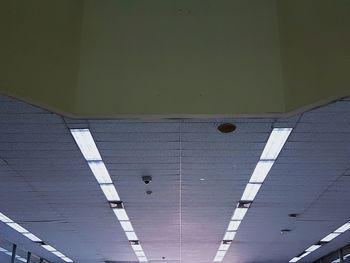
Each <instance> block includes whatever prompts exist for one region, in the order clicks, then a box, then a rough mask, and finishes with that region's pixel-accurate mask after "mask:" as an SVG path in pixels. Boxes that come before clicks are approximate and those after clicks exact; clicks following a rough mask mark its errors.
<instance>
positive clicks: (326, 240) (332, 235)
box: [321, 233, 340, 242]
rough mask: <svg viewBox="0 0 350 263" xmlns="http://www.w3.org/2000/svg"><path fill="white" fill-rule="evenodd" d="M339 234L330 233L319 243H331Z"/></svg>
mask: <svg viewBox="0 0 350 263" xmlns="http://www.w3.org/2000/svg"><path fill="white" fill-rule="evenodd" d="M339 235H340V233H330V234H329V235H327V236H325V237H324V238H322V239H321V242H329V241H332V240H333V239H334V238H336V237H338V236H339Z"/></svg>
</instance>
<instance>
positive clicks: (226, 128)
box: [218, 122, 236, 133]
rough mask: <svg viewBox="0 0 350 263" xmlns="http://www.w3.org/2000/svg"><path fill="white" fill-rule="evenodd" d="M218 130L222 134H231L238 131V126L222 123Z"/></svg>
mask: <svg viewBox="0 0 350 263" xmlns="http://www.w3.org/2000/svg"><path fill="white" fill-rule="evenodd" d="M218 130H219V132H221V133H231V132H233V131H235V130H236V125H234V124H233V123H229V122H226V123H222V124H220V125H219V126H218Z"/></svg>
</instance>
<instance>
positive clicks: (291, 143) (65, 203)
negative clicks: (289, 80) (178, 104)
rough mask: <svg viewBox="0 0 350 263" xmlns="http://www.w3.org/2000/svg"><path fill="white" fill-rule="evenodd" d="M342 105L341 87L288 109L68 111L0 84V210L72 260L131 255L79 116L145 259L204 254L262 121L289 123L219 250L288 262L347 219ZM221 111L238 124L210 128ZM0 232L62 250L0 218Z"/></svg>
mask: <svg viewBox="0 0 350 263" xmlns="http://www.w3.org/2000/svg"><path fill="white" fill-rule="evenodd" d="M349 116H350V100H349V99H346V98H345V99H342V100H339V101H336V102H333V103H331V104H328V105H325V106H323V107H320V108H317V109H313V110H311V111H308V112H304V113H303V114H299V115H295V116H292V117H289V118H226V119H205V118H202V119H104V120H94V119H69V118H66V117H63V116H60V115H57V114H55V113H52V112H48V111H46V110H44V109H41V108H37V107H34V106H32V105H29V104H27V103H24V102H21V101H18V100H16V99H12V98H9V97H5V96H1V97H0V158H1V159H0V178H1V184H0V211H1V212H3V213H4V214H6V215H8V216H9V217H11V218H12V219H14V220H15V221H16V222H18V223H19V224H21V225H23V226H24V227H25V228H27V229H28V230H30V231H31V232H32V233H34V234H35V235H37V236H38V237H40V238H41V239H43V240H44V241H46V242H48V243H50V244H51V245H53V246H54V247H55V248H57V249H58V250H60V251H62V252H63V253H64V254H66V255H67V256H68V257H70V258H72V259H73V260H74V261H75V262H77V263H98V262H104V261H121V262H123V261H135V260H136V257H135V255H134V253H133V251H132V249H131V247H130V245H129V243H128V240H127V238H126V237H125V235H124V232H123V230H122V228H121V226H120V224H119V222H118V221H117V220H116V218H115V216H114V214H113V212H112V210H111V209H110V208H109V205H108V203H107V202H106V199H105V197H104V196H103V193H102V192H101V190H100V188H99V186H98V184H97V182H96V180H95V178H94V176H93V175H92V173H91V171H90V169H89V167H88V165H87V163H86V161H85V159H84V158H83V156H82V154H81V152H80V151H79V149H78V147H77V145H76V144H75V142H74V139H73V137H72V136H71V134H70V132H69V128H77V127H85V128H86V127H88V128H90V130H91V133H92V135H93V137H94V139H95V141H96V144H97V147H98V148H99V150H100V153H101V155H102V158H103V160H104V162H105V164H106V166H107V168H108V170H109V172H110V174H111V177H112V179H113V181H114V184H115V185H116V188H117V190H118V192H119V194H120V196H121V198H122V200H123V202H124V204H125V207H126V210H127V212H128V215H129V217H130V219H131V221H132V223H133V226H134V228H135V231H136V232H137V235H138V236H139V239H140V240H141V242H142V246H143V248H144V251H145V253H146V255H147V257H148V259H149V260H150V262H151V263H153V262H154V263H156V262H164V263H209V262H212V260H213V258H214V256H215V253H216V250H217V248H218V246H219V243H220V241H221V240H222V237H223V234H224V232H225V230H226V227H227V224H228V222H229V220H230V217H231V216H232V212H233V208H234V206H235V204H236V203H237V201H239V199H240V197H241V195H242V193H243V190H244V188H245V185H246V184H247V182H248V181H249V178H250V176H251V173H252V171H253V169H254V167H255V165H256V163H257V161H258V160H259V157H260V155H261V152H262V150H263V148H264V146H265V143H266V141H267V138H268V136H269V134H270V132H271V130H272V128H273V127H291V128H294V129H293V132H292V134H291V135H290V137H289V139H288V141H287V143H286V144H285V146H284V148H283V150H282V152H281V154H280V156H279V157H278V159H277V161H276V163H275V165H274V166H273V168H272V170H271V172H270V174H269V176H268V178H267V180H266V181H265V183H264V185H263V186H262V188H261V190H260V191H259V194H258V196H257V198H256V199H255V201H254V203H253V205H252V208H251V209H250V210H249V212H248V214H247V216H246V217H245V219H244V221H243V223H242V225H241V227H240V228H239V231H238V233H237V236H236V238H235V241H234V242H233V245H232V246H231V248H230V250H229V252H228V254H227V255H226V257H225V260H224V262H235V263H248V262H250V263H251V262H256V263H267V262H269V263H274V262H275V263H281V262H288V261H289V260H290V259H291V258H292V257H294V256H296V255H298V254H299V253H301V252H302V251H303V250H304V249H305V248H307V247H308V246H310V245H312V244H313V243H315V242H317V241H318V240H320V238H322V237H324V236H325V235H326V234H328V233H329V232H331V231H333V230H334V229H336V228H337V227H338V226H340V225H341V224H343V223H344V222H345V221H347V220H349V219H350V208H349V206H348V205H347V204H348V202H349V200H350V192H349V191H348V189H349V187H350V159H349V156H350V117H349ZM222 122H233V123H235V124H236V125H237V130H236V131H235V132H234V133H232V134H221V133H219V132H218V131H217V129H216V127H217V125H218V124H219V123H222ZM143 175H151V176H152V177H153V181H152V183H151V184H149V185H147V186H146V185H145V184H144V183H143V182H142V180H141V177H142V176H143ZM201 178H203V179H204V180H200V179H201ZM146 190H152V192H153V193H152V194H151V195H147V194H146V193H145V191H146ZM290 213H297V214H300V215H299V216H298V217H297V218H290V217H288V214H290ZM286 228H288V229H291V230H292V231H291V232H289V233H288V234H283V235H282V234H281V233H280V230H281V229H286ZM0 234H1V236H3V237H4V238H6V239H7V240H9V241H11V242H15V243H17V244H19V245H20V247H24V248H26V249H29V250H31V251H33V252H34V253H36V254H38V255H41V256H43V257H45V258H47V259H48V260H51V261H52V262H63V261H60V259H59V258H57V257H55V256H54V255H52V254H50V253H49V252H47V251H46V250H44V249H42V248H41V247H40V246H39V245H37V244H35V243H33V242H31V241H29V240H28V239H26V238H24V237H22V236H21V235H19V234H18V233H17V232H15V231H13V230H12V229H10V228H9V227H7V226H6V225H5V224H3V223H0ZM349 241H350V233H345V234H344V235H342V236H340V237H339V238H338V239H336V240H334V241H333V242H331V243H330V244H328V245H326V246H324V247H323V248H321V249H319V250H317V251H316V252H314V253H312V254H310V255H309V256H308V257H306V258H304V259H303V260H302V261H300V262H312V261H313V260H315V259H317V258H318V257H320V256H322V255H324V254H327V253H328V252H330V251H332V250H333V249H335V248H338V247H340V246H342V245H345V244H347V243H349ZM162 257H165V259H162Z"/></svg>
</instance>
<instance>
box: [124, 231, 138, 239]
mask: <svg viewBox="0 0 350 263" xmlns="http://www.w3.org/2000/svg"><path fill="white" fill-rule="evenodd" d="M125 235H126V237H127V238H128V240H138V238H137V236H136V234H135V232H125Z"/></svg>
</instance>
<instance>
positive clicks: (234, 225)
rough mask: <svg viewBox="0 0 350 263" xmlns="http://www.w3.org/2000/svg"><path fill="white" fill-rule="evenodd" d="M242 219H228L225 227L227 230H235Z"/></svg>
mask: <svg viewBox="0 0 350 263" xmlns="http://www.w3.org/2000/svg"><path fill="white" fill-rule="evenodd" d="M241 222H242V221H238V220H237V221H230V224H229V225H228V227H227V231H236V230H237V229H238V227H239V225H240V224H241Z"/></svg>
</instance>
